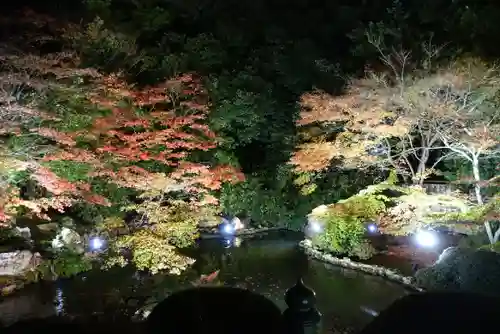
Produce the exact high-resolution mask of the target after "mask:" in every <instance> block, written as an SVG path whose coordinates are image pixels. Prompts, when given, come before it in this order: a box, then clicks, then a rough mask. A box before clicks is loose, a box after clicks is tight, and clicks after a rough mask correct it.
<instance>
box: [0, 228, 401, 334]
mask: <svg viewBox="0 0 500 334" xmlns="http://www.w3.org/2000/svg"><path fill="white" fill-rule="evenodd" d="M301 239H302V235H301V234H295V233H290V232H286V233H285V232H273V233H269V234H267V235H266V236H262V237H258V238H252V239H250V240H243V241H242V242H241V244H240V245H239V246H238V247H232V248H224V247H223V245H222V243H221V242H220V240H216V239H212V240H205V241H202V242H201V243H200V244H199V245H198V247H197V248H196V249H195V250H192V251H191V253H192V254H193V255H194V256H196V258H197V262H196V263H195V265H194V266H193V267H192V268H191V269H189V270H188V271H187V272H185V273H183V275H181V276H176V277H172V276H167V275H155V276H149V275H138V274H136V273H133V272H131V271H130V270H128V269H121V268H120V269H114V270H109V271H98V272H97V271H96V272H91V273H87V274H85V275H84V276H81V277H77V278H74V279H71V280H66V281H61V282H58V283H45V284H42V285H33V286H30V287H27V288H25V289H24V290H22V291H20V292H19V293H18V294H16V295H14V296H11V297H8V298H5V299H3V300H1V301H0V321H1V322H2V323H4V324H8V323H12V322H15V321H16V320H18V319H20V318H29V317H44V316H49V315H53V314H56V313H59V314H66V315H69V316H86V315H91V314H93V315H95V314H101V315H106V316H116V315H119V314H129V315H131V314H133V313H134V312H135V311H136V310H137V309H138V308H139V307H141V306H143V305H144V304H147V303H151V302H154V301H157V300H161V299H163V298H165V297H166V296H168V295H169V294H171V293H172V292H173V291H177V290H179V289H184V288H188V287H190V286H192V284H193V283H192V282H193V281H194V280H196V279H197V278H199V277H200V275H202V274H205V275H206V274H210V273H212V272H214V271H216V270H220V272H219V275H218V277H217V279H216V281H215V282H214V283H216V284H225V285H231V286H238V287H242V288H247V289H250V290H252V291H255V292H257V293H259V294H262V295H264V296H266V297H268V298H269V299H271V300H272V301H274V302H275V303H276V304H277V305H278V306H279V307H281V308H282V309H284V308H285V303H284V293H285V291H286V289H288V288H290V287H291V286H293V285H294V284H295V282H296V279H297V277H298V276H300V275H301V274H303V277H304V281H305V283H306V284H307V285H308V286H310V287H311V288H313V289H314V290H315V291H316V294H317V298H318V308H319V310H320V311H321V312H322V314H323V319H324V320H323V327H324V328H325V329H326V328H331V327H332V326H334V325H335V323H338V322H340V323H342V324H343V325H350V326H354V327H356V328H358V327H362V326H364V325H365V324H366V323H368V322H369V321H370V320H371V319H372V316H371V315H369V314H367V312H365V311H363V308H365V309H372V310H375V311H381V310H383V309H384V308H386V307H387V306H388V305H390V304H391V303H392V302H393V301H394V300H396V299H397V298H399V297H401V296H403V295H405V294H406V293H407V291H406V290H405V289H404V288H403V287H402V286H399V285H397V284H394V283H391V282H388V281H385V280H383V279H381V278H379V277H375V276H371V275H365V274H362V273H360V272H356V271H352V270H346V269H343V268H338V267H334V266H331V265H327V264H324V263H322V262H318V261H315V260H309V259H307V257H305V256H304V254H303V253H302V252H301V251H300V250H299V249H298V248H297V243H298V241H300V240H301ZM335 327H336V326H335Z"/></svg>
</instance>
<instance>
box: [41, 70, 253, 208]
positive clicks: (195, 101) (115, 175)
mask: <svg viewBox="0 0 500 334" xmlns="http://www.w3.org/2000/svg"><path fill="white" fill-rule="evenodd" d="M98 80H100V81H99V83H100V86H99V89H98V90H97V91H93V92H92V93H91V94H90V99H91V101H92V102H93V103H95V104H97V106H98V107H100V108H110V109H111V113H110V115H108V116H105V117H100V118H97V119H96V120H95V122H94V124H93V126H92V128H91V129H88V130H85V131H78V132H73V133H60V132H58V131H55V130H53V129H37V130H36V132H37V133H38V134H40V135H42V136H45V137H48V138H50V139H52V140H53V141H55V142H57V143H58V144H60V147H61V151H58V152H56V153H54V154H51V155H50V156H46V157H45V160H47V161H50V160H62V159H64V160H72V161H78V162H87V163H90V164H92V167H93V168H94V172H93V173H92V175H91V176H101V177H102V176H105V177H108V178H109V179H110V180H111V181H112V182H115V183H117V184H118V185H120V186H123V187H131V188H137V189H140V190H147V188H148V186H151V185H152V184H153V183H154V182H155V180H156V182H157V180H158V179H157V178H158V174H155V173H149V172H147V171H146V170H144V169H143V168H140V167H137V166H130V164H135V163H138V162H144V161H155V162H157V163H160V164H164V165H167V166H170V167H172V168H174V170H173V172H171V173H170V174H169V175H168V179H169V180H171V184H170V186H171V187H170V188H165V189H166V191H168V190H169V189H170V190H183V191H185V192H188V193H198V194H199V193H207V192H208V191H212V190H217V189H219V188H220V187H221V185H222V183H224V182H238V181H241V180H243V179H244V176H243V174H242V173H240V172H238V171H236V170H235V169H234V168H232V167H231V166H216V167H213V168H212V167H210V166H207V165H203V164H199V163H193V162H189V161H186V158H187V157H188V156H189V154H190V153H191V152H193V151H200V150H201V151H207V150H210V149H212V148H215V147H216V146H217V138H216V135H215V134H214V133H213V132H212V131H211V130H210V128H209V127H208V126H207V125H206V124H204V123H203V121H205V119H206V117H207V116H208V110H209V108H208V105H207V101H208V98H207V96H206V93H205V92H204V90H203V88H202V86H201V84H200V78H197V77H195V76H194V75H184V76H181V77H179V78H176V79H175V80H171V81H167V82H165V83H163V84H161V85H158V86H155V87H147V88H144V89H141V90H134V88H133V87H131V86H129V85H127V84H126V83H124V82H123V81H120V80H119V78H118V77H117V76H115V75H112V76H108V77H103V78H102V79H98ZM124 98H126V99H128V100H129V102H130V103H129V107H124V106H123V105H120V102H122V101H123V99H124ZM159 103H162V105H165V104H167V103H170V104H171V105H173V106H175V107H173V108H172V109H169V110H162V109H156V105H157V104H159ZM202 103H204V104H202ZM137 106H143V107H145V106H147V107H149V108H150V109H151V110H152V111H151V112H146V113H143V114H140V113H138V112H136V110H135V109H134V107H137ZM78 137H79V138H82V137H86V138H93V139H94V140H95V141H96V142H98V143H99V145H98V146H97V147H96V148H95V149H94V150H82V149H78V148H75V147H74V146H75V144H76V142H77V138H78ZM105 161H107V162H112V163H113V164H114V166H119V168H118V169H116V168H114V169H112V168H110V167H109V165H107V164H106V163H104V162H105ZM59 185H60V187H62V188H63V189H66V187H69V185H67V184H64V183H63V182H62V183H60V184H59ZM49 186H50V185H49ZM73 186H74V185H73ZM52 188H55V187H52ZM75 191H77V189H76V188H75ZM78 191H81V188H79V189H78ZM51 192H53V191H51ZM81 197H82V198H84V199H86V200H89V199H91V200H94V201H97V202H99V203H104V201H103V200H102V199H96V198H95V197H93V196H89V195H88V194H86V195H85V196H83V195H82V196H81ZM201 203H204V204H213V203H215V201H214V198H208V199H207V200H202V201H201Z"/></svg>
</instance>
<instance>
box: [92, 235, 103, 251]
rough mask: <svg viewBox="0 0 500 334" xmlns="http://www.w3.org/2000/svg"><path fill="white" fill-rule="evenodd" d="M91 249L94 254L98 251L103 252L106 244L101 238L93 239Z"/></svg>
mask: <svg viewBox="0 0 500 334" xmlns="http://www.w3.org/2000/svg"><path fill="white" fill-rule="evenodd" d="M89 244H90V249H91V250H92V251H93V252H98V251H101V250H102V249H103V248H104V245H105V244H106V243H105V242H104V239H102V238H100V237H92V238H91V239H90V243H89Z"/></svg>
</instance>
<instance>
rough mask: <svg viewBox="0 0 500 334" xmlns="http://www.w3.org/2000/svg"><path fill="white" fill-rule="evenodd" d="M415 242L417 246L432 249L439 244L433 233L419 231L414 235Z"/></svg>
mask: <svg viewBox="0 0 500 334" xmlns="http://www.w3.org/2000/svg"><path fill="white" fill-rule="evenodd" d="M415 241H416V242H417V244H418V245H419V246H422V247H426V248H432V247H435V246H436V245H437V244H438V243H439V238H438V236H437V234H436V232H434V231H425V230H421V231H418V232H417V233H416V234H415Z"/></svg>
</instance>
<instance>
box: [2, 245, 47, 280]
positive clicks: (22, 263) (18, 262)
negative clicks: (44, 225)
mask: <svg viewBox="0 0 500 334" xmlns="http://www.w3.org/2000/svg"><path fill="white" fill-rule="evenodd" d="M40 260H41V256H40V254H39V253H32V252H31V251H29V250H21V251H14V252H7V253H0V276H22V275H24V274H25V273H26V272H27V271H29V270H32V269H35V268H36V267H37V266H38V265H39V264H40Z"/></svg>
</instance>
